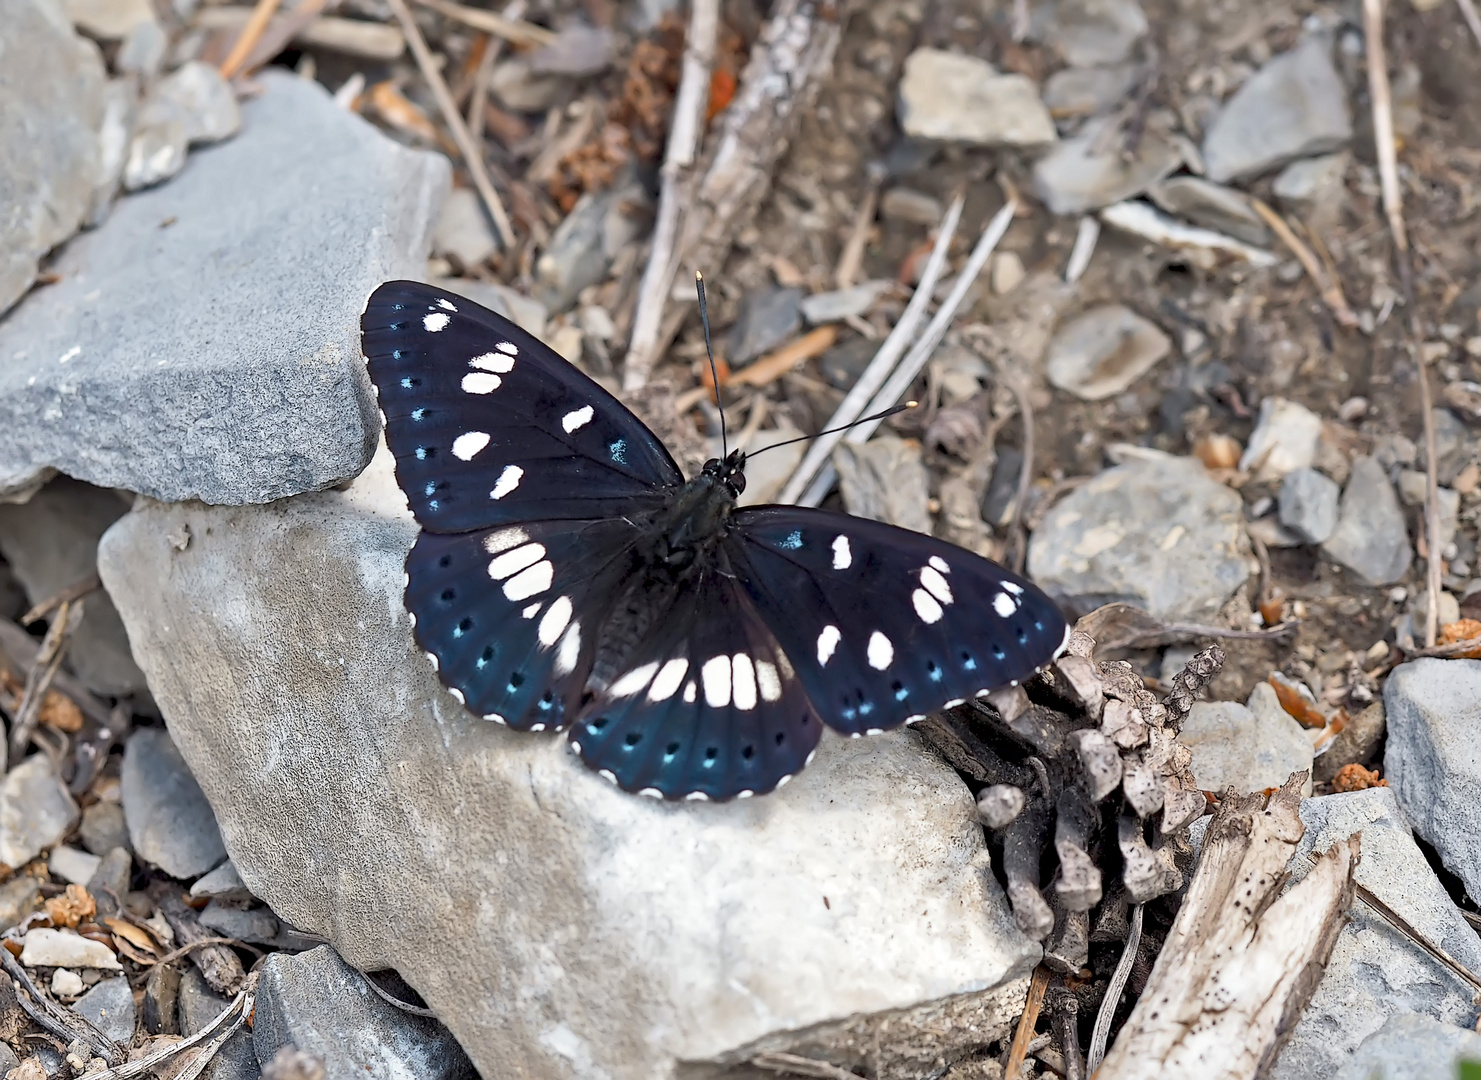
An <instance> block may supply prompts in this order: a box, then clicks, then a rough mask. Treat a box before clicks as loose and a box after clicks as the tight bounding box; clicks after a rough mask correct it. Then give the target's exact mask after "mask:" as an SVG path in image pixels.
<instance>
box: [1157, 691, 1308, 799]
mask: <svg viewBox="0 0 1481 1080" xmlns="http://www.w3.org/2000/svg"><path fill="white" fill-rule="evenodd" d="M1179 738H1180V739H1181V741H1182V742H1183V744H1184V745H1185V746H1187V747H1188V748H1189V749H1190V750H1192V751H1193V775H1194V776H1195V777H1197V778H1198V786H1199V788H1201V789H1202V790H1204V791H1213V792H1220V791H1223V790H1224V789H1225V788H1227V787H1233V788H1234V790H1235V791H1238V792H1241V793H1243V792H1250V791H1264V790H1266V789H1267V788H1273V787H1279V786H1280V785H1281V784H1284V783H1285V782H1286V781H1287V780H1288V779H1290V776H1291V774H1292V773H1294V772H1297V771H1298V770H1301V769H1305V770H1307V772H1310V771H1311V757H1312V753H1311V737H1310V736H1309V735H1307V734H1306V732H1305V730H1304V729H1303V728H1302V727H1301V725H1300V724H1298V723H1296V721H1295V720H1294V719H1293V718H1292V717H1291V715H1290V714H1289V713H1287V712H1286V711H1285V710H1284V709H1282V708H1281V707H1280V702H1279V701H1278V700H1277V699H1276V696H1275V689H1274V688H1273V687H1272V686H1270V684H1269V683H1260V684H1258V685H1257V686H1256V687H1255V689H1254V691H1253V692H1252V693H1251V694H1250V699H1249V701H1248V702H1246V703H1245V704H1244V705H1241V704H1240V703H1239V702H1237V701H1198V702H1194V704H1193V710H1192V711H1191V712H1190V713H1189V714H1188V719H1187V720H1186V721H1184V722H1183V730H1182V732H1181V734H1180V736H1179ZM1305 792H1306V794H1308V795H1309V794H1311V778H1310V777H1309V776H1308V777H1307V780H1306V787H1305Z"/></svg>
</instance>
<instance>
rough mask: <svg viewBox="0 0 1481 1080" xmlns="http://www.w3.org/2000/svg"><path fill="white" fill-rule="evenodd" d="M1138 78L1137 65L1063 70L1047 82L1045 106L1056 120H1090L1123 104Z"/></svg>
mask: <svg viewBox="0 0 1481 1080" xmlns="http://www.w3.org/2000/svg"><path fill="white" fill-rule="evenodd" d="M1137 74H1138V69H1137V67H1136V65H1134V64H1114V65H1111V66H1110V67H1090V68H1061V69H1060V70H1058V71H1056V72H1055V73H1054V74H1053V75H1050V76H1049V78H1047V79H1045V80H1044V105H1045V106H1046V107H1047V108H1048V109H1049V113H1050V115H1051V116H1054V117H1056V118H1057V117H1072V116H1090V115H1092V114H1094V113H1098V112H1100V111H1101V110H1102V109H1105V108H1107V107H1109V106H1111V105H1114V104H1116V103H1117V102H1119V101H1121V100H1122V99H1123V98H1124V97H1125V96H1126V94H1127V93H1129V92H1130V90H1131V88H1132V86H1133V85H1134V84H1135V82H1136V79H1137Z"/></svg>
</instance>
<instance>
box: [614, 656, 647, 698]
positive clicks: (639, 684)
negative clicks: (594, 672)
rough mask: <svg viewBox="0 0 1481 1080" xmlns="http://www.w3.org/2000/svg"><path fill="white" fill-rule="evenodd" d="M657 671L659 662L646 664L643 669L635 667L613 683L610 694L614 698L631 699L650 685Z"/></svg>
mask: <svg viewBox="0 0 1481 1080" xmlns="http://www.w3.org/2000/svg"><path fill="white" fill-rule="evenodd" d="M657 670H658V661H657V660H653V661H651V662H649V663H647V664H644V665H643V666H642V667H635V668H633V669H632V670H631V671H629V672H628V673H627V674H626V675H624V676H622V678H620V679H618V680H617V681H616V682H615V683H613V684H612V689H611V690H610V691H608V692H609V693H610V694H611V695H612V696H613V697H631V696H632V695H633V694H636V693H637V692H638V691H639V690H641V689H643V687H645V686H647V685H648V682H649V680H651V679H652V678H653V673H654V672H656V671H657Z"/></svg>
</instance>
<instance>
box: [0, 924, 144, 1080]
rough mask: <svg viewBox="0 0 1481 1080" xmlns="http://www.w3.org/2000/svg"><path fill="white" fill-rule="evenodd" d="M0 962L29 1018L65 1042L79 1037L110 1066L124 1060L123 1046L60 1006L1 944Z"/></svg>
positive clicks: (90, 1023) (80, 1016)
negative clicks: (43, 991)
mask: <svg viewBox="0 0 1481 1080" xmlns="http://www.w3.org/2000/svg"><path fill="white" fill-rule="evenodd" d="M0 965H3V966H4V968H5V973H6V974H7V975H9V976H10V977H11V979H13V980H14V982H15V987H16V1000H17V1001H18V1002H19V1003H20V1006H21V1008H22V1009H23V1010H24V1011H25V1013H26V1015H27V1016H29V1017H30V1018H31V1019H32V1020H34V1021H36V1023H38V1024H40V1025H41V1026H42V1027H43V1028H45V1029H46V1030H47V1031H49V1032H50V1033H51V1034H53V1035H55V1036H57V1037H58V1038H60V1039H63V1040H65V1041H66V1042H68V1043H70V1042H72V1040H74V1039H81V1040H82V1041H83V1042H85V1043H87V1044H88V1045H89V1046H90V1047H91V1048H92V1051H93V1053H95V1054H97V1055H98V1056H99V1057H101V1058H102V1059H103V1060H104V1061H106V1062H108V1063H109V1064H110V1065H117V1064H119V1063H120V1062H122V1061H123V1060H124V1057H125V1054H124V1051H123V1048H122V1047H120V1046H119V1045H118V1044H117V1043H116V1042H114V1041H113V1040H112V1039H111V1038H109V1037H108V1035H107V1034H106V1033H105V1032H103V1031H100V1030H99V1029H98V1027H97V1025H96V1024H94V1023H93V1022H92V1021H91V1020H89V1019H88V1018H87V1017H85V1016H82V1015H81V1014H79V1013H76V1012H73V1011H72V1010H71V1009H67V1008H63V1007H62V1006H60V1005H58V1004H56V1003H55V1002H53V1001H52V1000H51V998H49V997H47V995H46V994H44V993H42V991H41V989H40V987H38V986H37V985H36V984H35V983H34V982H32V981H31V976H30V974H29V973H28V972H27V971H26V969H25V968H23V967H21V965H20V962H19V961H18V960H16V958H15V957H14V956H12V955H11V954H10V950H9V949H7V948H4V947H3V946H0Z"/></svg>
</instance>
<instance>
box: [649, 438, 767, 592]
mask: <svg viewBox="0 0 1481 1080" xmlns="http://www.w3.org/2000/svg"><path fill="white" fill-rule="evenodd" d="M745 460H746V459H745V455H744V454H742V453H741V452H740V451H738V450H737V451H735V452H734V453H732V454H731V455H730V456H729V457H727V458H726V459H725V460H724V461H721V460H719V459H718V458H711V459H710V460H709V461H707V462H705V466H704V468H703V469H702V470H701V471H700V474H699V475H698V476H696V477H695V478H694V479H693V480H690V481H689V482H688V483H686V484H685V485H684V486H683V487H681V488H679V489H678V490H677V491H676V492H675V494H674V498H673V500H672V501H671V502H670V503H669V504H668V505H667V506H665V507H664V508H663V510H662V511H660V512H659V514H658V517H657V518H656V520H655V522H654V526H653V529H652V531H651V533H650V536H651V545H652V547H651V554H650V560H651V563H652V565H653V566H654V567H655V568H663V569H666V570H669V571H671V572H676V574H677V577H678V578H679V579H680V580H682V579H683V578H685V577H687V576H688V572H689V571H690V570H691V568H695V567H702V566H705V565H708V561H709V560H708V559H707V558H706V557H707V556H708V555H710V554H711V553H712V552H713V550H714V549H715V547H716V546H717V545H718V544H719V543H720V541H721V540H723V539H724V537H725V532H726V525H727V522H728V521H729V520H730V514H731V511H733V510H734V509H735V501H736V499H737V498H738V497H739V495H740V493H741V492H742V491H744V490H745V489H746V477H745V472H744V469H745Z"/></svg>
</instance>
